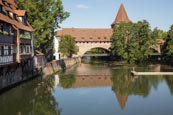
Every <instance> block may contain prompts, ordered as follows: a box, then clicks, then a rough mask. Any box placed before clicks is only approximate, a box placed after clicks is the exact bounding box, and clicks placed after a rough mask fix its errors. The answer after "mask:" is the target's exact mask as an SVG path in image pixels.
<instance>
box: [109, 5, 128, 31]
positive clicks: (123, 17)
mask: <svg viewBox="0 0 173 115" xmlns="http://www.w3.org/2000/svg"><path fill="white" fill-rule="evenodd" d="M121 22H125V23H128V22H130V20H129V18H128V16H127V13H126V10H125V8H124V5H123V4H121V6H120V8H119V10H118V14H117V16H116V18H115V20H114V22H113V23H112V24H111V27H112V28H113V27H114V25H116V24H119V23H121Z"/></svg>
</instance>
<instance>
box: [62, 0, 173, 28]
mask: <svg viewBox="0 0 173 115" xmlns="http://www.w3.org/2000/svg"><path fill="white" fill-rule="evenodd" d="M62 2H63V5H64V9H65V11H68V12H70V17H69V18H68V19H66V20H65V21H63V23H62V24H61V26H62V27H63V28H71V27H74V28H110V25H111V24H112V22H113V21H114V19H115V17H116V15H117V12H118V9H119V7H120V4H121V3H123V4H124V7H125V9H126V12H127V15H128V17H129V19H130V20H131V21H133V22H137V21H140V20H144V19H145V20H147V21H148V22H149V23H150V26H151V29H153V28H155V27H158V28H159V29H162V30H164V31H168V30H169V28H170V25H172V24H173V0H62Z"/></svg>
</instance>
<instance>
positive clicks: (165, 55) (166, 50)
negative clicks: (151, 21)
mask: <svg viewBox="0 0 173 115" xmlns="http://www.w3.org/2000/svg"><path fill="white" fill-rule="evenodd" d="M167 34H168V35H167V37H166V41H165V43H164V45H163V46H162V47H161V56H162V61H163V62H165V63H167V64H171V65H173V45H172V44H173V25H171V28H170V30H169V31H168V33H167Z"/></svg>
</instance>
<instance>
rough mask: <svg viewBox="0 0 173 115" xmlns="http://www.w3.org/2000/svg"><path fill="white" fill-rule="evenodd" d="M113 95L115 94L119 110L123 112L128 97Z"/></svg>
mask: <svg viewBox="0 0 173 115" xmlns="http://www.w3.org/2000/svg"><path fill="white" fill-rule="evenodd" d="M115 94H116V97H117V100H118V103H119V105H120V108H121V110H124V108H125V106H126V102H127V100H128V95H120V94H119V93H115Z"/></svg>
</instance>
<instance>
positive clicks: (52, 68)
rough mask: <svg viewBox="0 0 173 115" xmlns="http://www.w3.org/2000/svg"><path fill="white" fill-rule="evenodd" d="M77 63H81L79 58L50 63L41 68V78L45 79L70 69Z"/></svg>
mask: <svg viewBox="0 0 173 115" xmlns="http://www.w3.org/2000/svg"><path fill="white" fill-rule="evenodd" d="M79 63H81V58H80V57H75V58H69V59H61V60H54V61H51V62H49V63H47V64H46V66H45V67H44V68H43V76H44V77H46V76H49V75H52V74H55V73H57V72H58V71H61V70H64V69H67V68H70V67H71V66H73V65H76V64H79Z"/></svg>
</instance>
